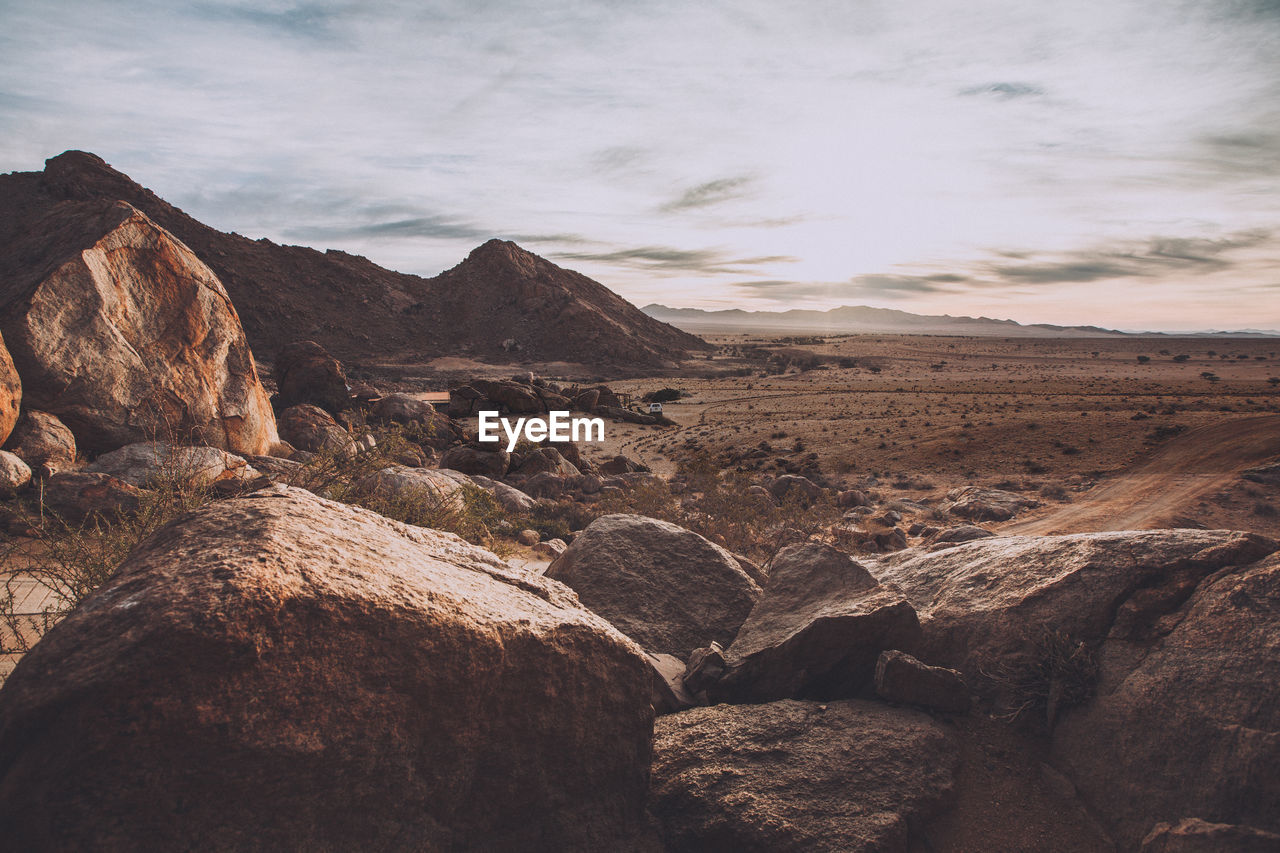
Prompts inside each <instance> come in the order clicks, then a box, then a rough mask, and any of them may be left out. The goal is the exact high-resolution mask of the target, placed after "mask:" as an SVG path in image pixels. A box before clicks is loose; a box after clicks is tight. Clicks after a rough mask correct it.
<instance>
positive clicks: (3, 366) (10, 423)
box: [0, 338, 22, 444]
mask: <svg viewBox="0 0 1280 853" xmlns="http://www.w3.org/2000/svg"><path fill="white" fill-rule="evenodd" d="M21 408H22V380H21V379H20V378H19V377H18V368H16V367H14V366H13V358H12V357H11V356H10V355H9V348H8V347H6V346H5V343H4V339H3V338H0V444H4V442H5V440H6V439H7V438H8V437H9V433H11V432H13V427H14V424H16V423H17V422H18V412H19V411H20V410H21Z"/></svg>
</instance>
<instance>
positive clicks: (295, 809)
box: [0, 475, 653, 851]
mask: <svg viewBox="0 0 1280 853" xmlns="http://www.w3.org/2000/svg"><path fill="white" fill-rule="evenodd" d="M62 476H105V475H62ZM55 479H56V478H55ZM276 489H278V491H276V492H274V493H270V494H267V493H258V494H255V495H253V496H250V497H247V498H240V499H233V500H227V501H217V502H214V503H212V504H210V505H207V506H206V507H204V508H202V509H201V510H199V511H198V512H196V513H194V514H192V515H188V516H185V517H184V518H183V519H182V520H181V521H179V522H177V523H176V524H175V525H171V526H168V527H165V528H162V529H161V530H160V531H159V532H158V533H156V534H155V535H153V536H152V537H151V538H150V539H149V540H147V541H145V542H144V543H143V544H142V545H140V546H139V547H138V548H137V549H135V550H134V552H133V553H132V554H131V555H130V557H129V558H128V559H127V560H126V562H125V563H124V565H122V566H121V568H120V570H119V571H118V572H117V573H116V574H115V575H113V576H112V577H111V578H110V579H108V580H107V581H106V583H105V584H104V585H103V586H102V587H101V588H100V589H99V590H98V591H97V592H95V593H94V594H93V595H92V596H91V597H90V599H89V600H87V601H85V602H84V603H83V604H81V606H79V607H78V608H76V610H75V611H74V612H73V613H71V614H70V615H69V616H68V617H67V618H66V619H64V620H63V621H62V622H60V623H59V624H58V625H56V626H55V627H54V628H53V629H52V630H51V631H50V632H49V633H48V634H46V635H45V637H44V638H43V639H42V640H41V641H40V643H39V645H38V646H37V647H36V648H35V649H34V650H33V651H32V652H31V653H29V654H28V655H26V656H25V657H24V658H23V659H22V660H21V661H20V662H19V664H18V666H17V668H16V669H15V670H14V672H13V674H12V675H11V676H10V677H9V679H8V681H7V683H6V684H5V688H4V690H3V691H0V754H3V755H4V756H5V761H4V766H3V769H2V770H0V831H3V833H4V839H5V844H6V845H7V846H9V847H12V848H13V849H19V850H51V849H64V850H90V849H92V850H107V851H116V850H119V851H124V850H155V849H165V850H247V849H281V850H284V849H293V850H297V849H308V850H334V849H343V850H458V849H486V850H568V851H589V850H627V851H637V850H639V849H652V848H642V846H641V844H640V843H639V839H640V838H643V837H644V833H645V832H646V826H647V821H646V818H645V815H644V804H645V793H646V787H647V785H646V783H647V779H648V772H649V756H650V735H651V730H652V721H653V711H652V709H651V708H650V674H649V664H648V662H647V661H646V659H645V656H644V654H643V653H642V652H641V651H640V649H639V648H637V647H636V646H635V645H634V644H633V643H631V642H630V641H629V640H627V639H626V638H625V637H623V636H622V635H621V634H619V633H618V632H617V631H616V630H615V629H613V628H612V627H611V626H610V625H608V624H607V623H606V622H605V621H604V620H602V619H600V618H599V617H597V616H595V615H594V614H592V613H590V612H589V611H587V610H585V609H583V608H582V607H581V605H580V604H579V603H578V601H577V599H576V598H575V597H574V595H573V594H572V592H570V591H569V590H567V589H566V588H564V587H563V586H561V585H560V584H557V583H555V582H554V581H549V580H546V579H544V578H541V577H538V576H536V575H533V574H530V573H527V572H519V571H517V570H515V569H512V568H511V567H510V566H507V565H506V564H505V563H503V562H502V561H501V560H500V559H498V558H497V557H496V556H494V555H493V554H490V553H489V552H487V551H484V550H482V549H480V548H477V547H475V546H472V545H469V544H468V543H466V542H464V541H463V540H462V539H460V538H458V537H456V536H453V535H451V534H447V533H440V532H437V531H432V530H426V529H423V528H417V527H412V526H409V525H404V524H399V523H396V522H393V521H390V520H388V519H385V518H382V517H380V516H377V515H375V514H374V513H371V512H367V511H364V510H360V509H356V508H353V507H349V506H345V505H341V504H337V503H334V502H331V501H326V500H323V499H321V498H318V497H315V496H313V495H310V494H308V493H306V492H302V491H301V490H297V489H289V488H287V487H276ZM584 709H590V713H584Z"/></svg>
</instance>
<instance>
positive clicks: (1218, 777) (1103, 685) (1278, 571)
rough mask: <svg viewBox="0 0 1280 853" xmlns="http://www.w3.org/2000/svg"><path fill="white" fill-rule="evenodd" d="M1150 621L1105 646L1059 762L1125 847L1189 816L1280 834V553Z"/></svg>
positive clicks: (1067, 725) (1217, 579) (1126, 628)
mask: <svg viewBox="0 0 1280 853" xmlns="http://www.w3.org/2000/svg"><path fill="white" fill-rule="evenodd" d="M1238 559H1240V560H1243V559H1247V555H1242V556H1240V557H1239V558H1238ZM1143 623H1144V624H1142V625H1139V624H1137V623H1136V622H1134V621H1132V620H1130V621H1128V622H1127V624H1126V623H1120V622H1119V620H1118V623H1117V626H1116V628H1113V630H1112V631H1111V633H1110V635H1109V636H1108V637H1107V638H1106V640H1105V641H1104V642H1103V644H1102V648H1101V651H1100V654H1099V660H1100V662H1101V676H1100V679H1099V682H1098V685H1097V688H1096V696H1095V697H1094V699H1093V700H1092V701H1091V702H1090V703H1089V704H1087V705H1085V706H1083V707H1081V708H1079V709H1077V710H1075V711H1073V712H1069V713H1068V714H1067V715H1066V716H1065V717H1064V718H1063V719H1062V720H1061V722H1060V723H1059V724H1058V727H1057V729H1056V730H1055V732H1054V737H1053V756H1054V760H1055V762H1056V763H1057V764H1058V766H1059V767H1060V768H1061V769H1063V770H1064V771H1065V772H1066V773H1067V775H1068V776H1070V777H1071V779H1072V780H1073V781H1074V782H1075V784H1076V786H1077V787H1078V788H1079V789H1080V792H1081V794H1082V795H1083V796H1084V797H1085V799H1086V800H1087V801H1088V802H1089V803H1090V804H1091V805H1092V806H1093V808H1094V809H1095V810H1096V811H1097V812H1098V813H1099V814H1100V815H1101V816H1102V817H1103V818H1105V819H1106V820H1107V821H1108V822H1109V823H1110V824H1111V826H1112V827H1113V829H1114V834H1115V835H1116V836H1117V840H1119V841H1120V842H1121V844H1122V845H1125V846H1130V847H1136V846H1137V844H1138V842H1139V841H1141V840H1142V838H1143V836H1144V835H1146V834H1147V832H1148V831H1149V830H1150V829H1151V828H1152V826H1153V825H1154V824H1156V823H1157V822H1166V823H1177V822H1178V821H1179V820H1181V819H1182V818H1183V817H1186V816H1188V815H1195V816H1197V817H1199V818H1201V819H1203V820H1205V821H1210V822H1213V823H1224V824H1243V825H1246V826H1252V827H1256V828H1257V829H1260V830H1265V831H1267V832H1272V833H1280V556H1272V557H1269V558H1267V559H1266V560H1263V561H1262V562H1259V563H1257V564H1255V565H1253V566H1250V567H1247V568H1244V569H1240V570H1234V569H1228V570H1224V571H1222V572H1219V573H1218V574H1215V575H1214V576H1212V577H1211V578H1209V579H1208V580H1206V581H1205V582H1204V583H1203V584H1201V586H1200V587H1199V588H1198V589H1197V590H1196V592H1195V593H1194V595H1193V596H1192V597H1191V599H1190V601H1188V602H1187V603H1186V604H1185V605H1184V606H1183V607H1182V608H1180V609H1178V610H1177V611H1176V612H1171V613H1167V614H1162V612H1161V611H1160V610H1152V611H1150V612H1148V613H1147V614H1145V616H1144V618H1143ZM1218 849H1227V848H1226V847H1220V848H1218ZM1232 849H1234V848H1232Z"/></svg>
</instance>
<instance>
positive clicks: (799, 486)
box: [768, 474, 822, 504]
mask: <svg viewBox="0 0 1280 853" xmlns="http://www.w3.org/2000/svg"><path fill="white" fill-rule="evenodd" d="M768 488H769V493H770V494H771V495H773V496H774V498H776V499H777V500H783V499H784V498H785V497H786V496H787V495H789V494H791V493H792V492H795V493H796V494H798V495H799V496H800V499H801V501H803V502H804V503H806V504H810V503H813V502H814V501H816V500H817V499H818V498H820V497H822V487H821V486H819V485H818V484H817V483H815V482H813V481H812V480H810V479H809V478H808V477H801V476H800V475H799V474H783V475H782V476H781V477H779V478H777V479H776V480H774V481H773V482H772V483H770V484H769V487H768Z"/></svg>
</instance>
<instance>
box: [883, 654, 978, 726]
mask: <svg viewBox="0 0 1280 853" xmlns="http://www.w3.org/2000/svg"><path fill="white" fill-rule="evenodd" d="M876 695H877V696H879V697H880V698H881V699H887V700H889V701H890V702H902V703H904V704H907V705H919V706H921V707H924V708H933V709H935V710H938V711H943V712H945V713H948V714H963V713H965V712H966V711H968V710H969V688H967V687H966V686H965V683H964V678H963V677H962V676H961V675H960V673H958V672H956V671H955V670H954V669H946V668H944V667H940V666H929V665H928V664H924V663H921V662H920V661H918V660H916V659H915V658H913V657H912V656H911V655H909V654H907V653H906V652H900V651H896V650H892V651H886V652H881V653H880V659H879V660H878V661H876Z"/></svg>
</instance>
